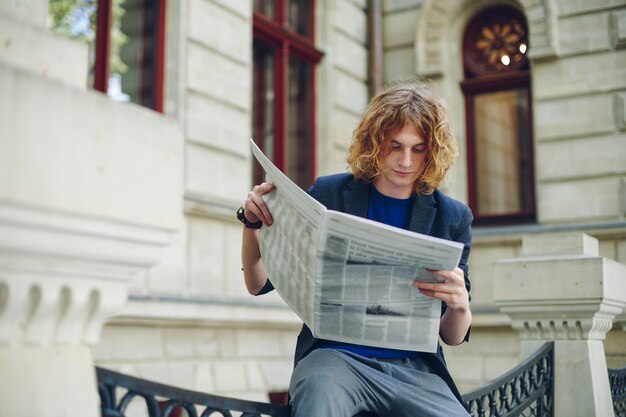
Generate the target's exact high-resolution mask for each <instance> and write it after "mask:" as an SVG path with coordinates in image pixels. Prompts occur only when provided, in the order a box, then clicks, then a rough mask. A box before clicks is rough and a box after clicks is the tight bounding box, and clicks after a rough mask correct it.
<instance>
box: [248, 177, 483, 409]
mask: <svg viewBox="0 0 626 417" xmlns="http://www.w3.org/2000/svg"><path fill="white" fill-rule="evenodd" d="M308 193H309V194H310V195H311V196H312V197H313V198H315V199H316V200H317V201H319V202H320V203H322V204H323V205H324V206H326V208H328V209H329V210H336V211H341V212H344V213H349V214H353V215H355V216H360V217H367V209H368V203H369V185H367V184H366V183H364V182H363V181H360V180H357V179H355V178H354V176H353V175H351V174H335V175H329V176H325V177H319V178H318V179H317V180H316V181H315V184H313V185H312V186H311V188H309V190H308ZM472 219H473V218H472V213H471V211H470V209H469V208H468V207H467V206H466V205H464V204H462V203H460V202H458V201H456V200H454V199H452V198H450V197H448V196H446V195H445V194H443V193H442V192H440V191H439V190H435V191H434V192H433V193H432V194H431V195H427V196H419V195H418V196H416V197H415V200H414V203H413V209H412V212H411V222H410V225H409V230H412V231H414V232H418V233H423V234H426V235H430V236H434V237H439V238H442V239H448V240H454V241H457V242H460V243H463V244H464V245H465V247H464V249H463V254H462V256H461V261H460V262H459V268H461V269H462V270H463V273H464V275H465V286H466V287H467V291H468V292H469V290H470V281H469V272H468V265H467V260H468V257H469V252H470V245H471V240H472V237H471V228H470V226H471V224H472ZM273 288H274V287H273V286H272V284H271V282H270V281H269V280H268V281H267V283H266V284H265V287H263V289H262V290H261V291H260V292H259V294H258V295H260V294H265V293H267V292H269V291H271V290H272V289H273ZM445 309H446V306H445V303H444V304H442V312H441V314H442V315H443V313H444V312H445ZM465 339H466V340H468V339H469V331H468V334H467V335H466V336H465ZM319 343H320V339H316V338H314V337H313V335H312V334H311V330H310V329H309V328H308V327H307V326H306V325H303V326H302V331H301V332H300V335H299V336H298V342H297V345H296V354H295V365H297V364H298V362H299V361H300V360H301V359H302V358H304V357H305V356H306V355H307V354H309V353H310V352H311V351H312V350H314V349H315V348H316V347H317V345H318V344H319ZM418 355H419V358H420V359H421V360H422V361H423V362H424V363H426V364H427V365H428V366H429V367H430V369H432V371H433V372H434V373H436V374H438V375H439V376H441V378H443V379H444V381H446V382H447V383H448V385H449V386H450V388H451V389H452V392H453V393H454V394H455V395H456V396H457V398H458V399H459V401H461V403H463V400H462V399H461V395H460V393H459V391H458V389H457V388H456V386H455V384H454V382H453V380H452V377H451V376H450V374H449V372H448V369H447V367H446V363H445V359H444V357H443V350H442V349H441V346H438V348H437V353H424V352H420V353H419V354H418Z"/></svg>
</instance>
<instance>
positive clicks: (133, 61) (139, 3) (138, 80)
mask: <svg viewBox="0 0 626 417" xmlns="http://www.w3.org/2000/svg"><path fill="white" fill-rule="evenodd" d="M158 30H159V1H144V0H114V1H113V22H112V28H111V52H110V75H109V82H108V89H107V94H108V95H109V96H111V97H112V98H113V99H116V100H120V101H132V102H134V103H138V104H142V105H144V106H147V107H152V108H154V107H155V104H156V88H155V85H156V81H157V80H156V69H157V67H158V65H159V63H158V62H157V59H158Z"/></svg>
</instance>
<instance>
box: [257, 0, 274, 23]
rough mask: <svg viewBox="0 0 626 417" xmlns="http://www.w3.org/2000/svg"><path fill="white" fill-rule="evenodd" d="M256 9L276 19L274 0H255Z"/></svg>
mask: <svg viewBox="0 0 626 417" xmlns="http://www.w3.org/2000/svg"><path fill="white" fill-rule="evenodd" d="M253 7H254V11H255V12H259V13H261V14H262V15H265V16H267V17H268V18H270V19H274V18H275V16H274V8H275V6H274V0H254V6H253Z"/></svg>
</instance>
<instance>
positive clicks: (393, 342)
mask: <svg viewBox="0 0 626 417" xmlns="http://www.w3.org/2000/svg"><path fill="white" fill-rule="evenodd" d="M250 143H251V147H252V152H253V154H254V156H255V157H256V159H257V160H258V161H259V163H260V164H261V166H262V167H263V169H264V170H265V173H266V176H267V177H266V178H267V181H268V182H271V183H273V184H274V185H275V187H276V189H275V190H274V191H273V192H271V193H268V194H265V195H263V198H264V200H265V203H266V204H267V206H268V208H269V210H270V212H271V213H272V217H273V219H274V224H273V225H272V226H271V227H264V228H262V229H261V238H260V249H261V256H262V258H263V262H264V265H265V268H266V270H267V273H268V275H269V277H270V280H271V281H272V284H273V285H274V288H275V289H276V290H277V291H278V294H279V295H280V296H281V297H282V298H283V299H284V300H285V302H286V303H287V304H288V305H289V307H291V309H293V311H294V312H295V313H296V314H297V315H298V316H299V317H300V318H301V319H302V321H303V322H304V323H305V324H306V325H307V326H308V327H309V328H310V329H311V332H312V333H313V336H315V337H317V338H321V339H328V340H334V341H340V342H348V343H356V344H361V345H368V346H375V347H384V348H392V349H403V350H412V351H421V352H435V351H436V349H437V341H438V339H439V319H440V314H441V301H440V300H437V299H434V298H431V297H427V296H425V295H423V294H422V293H420V292H419V290H418V289H417V288H415V287H414V286H413V281H414V280H415V279H418V280H422V281H434V280H436V279H437V277H436V276H435V275H434V274H431V273H430V272H428V269H438V270H452V269H454V268H455V267H456V266H457V265H458V263H459V260H460V259H461V253H462V250H463V244H461V243H458V242H453V241H448V240H444V239H439V238H434V237H431V236H427V235H423V234H419V233H414V232H411V231H407V230H404V229H399V228H396V227H393V226H388V225H385V224H382V223H378V222H374V221H371V220H367V219H363V218H361V217H357V216H353V215H350V214H346V213H341V212H338V211H334V210H327V209H326V207H324V206H323V205H322V204H320V203H319V202H318V201H316V200H315V199H313V198H312V197H311V196H309V195H308V194H307V193H306V192H304V191H303V190H302V189H300V187H298V186H297V185H296V184H294V183H293V182H292V181H291V180H290V179H289V178H287V176H285V175H284V174H283V173H282V172H281V171H280V170H279V169H278V168H276V166H274V165H273V164H272V162H271V161H270V160H269V159H268V158H267V157H266V156H265V155H264V154H263V153H262V152H261V150H260V149H259V148H258V147H257V146H256V144H254V142H253V141H252V139H251V140H250Z"/></svg>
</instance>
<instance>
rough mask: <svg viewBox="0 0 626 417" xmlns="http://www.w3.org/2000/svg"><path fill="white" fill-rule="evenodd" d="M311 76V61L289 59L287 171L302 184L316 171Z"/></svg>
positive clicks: (306, 184) (301, 185) (295, 180)
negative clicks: (313, 147) (309, 62)
mask: <svg viewBox="0 0 626 417" xmlns="http://www.w3.org/2000/svg"><path fill="white" fill-rule="evenodd" d="M311 76H312V66H311V64H308V63H306V62H304V61H301V60H298V59H295V58H291V59H290V60H289V109H288V118H289V119H288V128H289V130H288V136H287V152H288V156H287V164H288V165H287V175H288V176H289V178H291V179H292V180H293V181H294V182H295V183H296V184H298V185H299V186H300V187H302V188H307V187H308V186H309V185H310V183H311V180H312V172H313V156H312V139H311V129H312V126H311V115H312V109H311V103H312V92H311V82H310V80H311Z"/></svg>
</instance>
